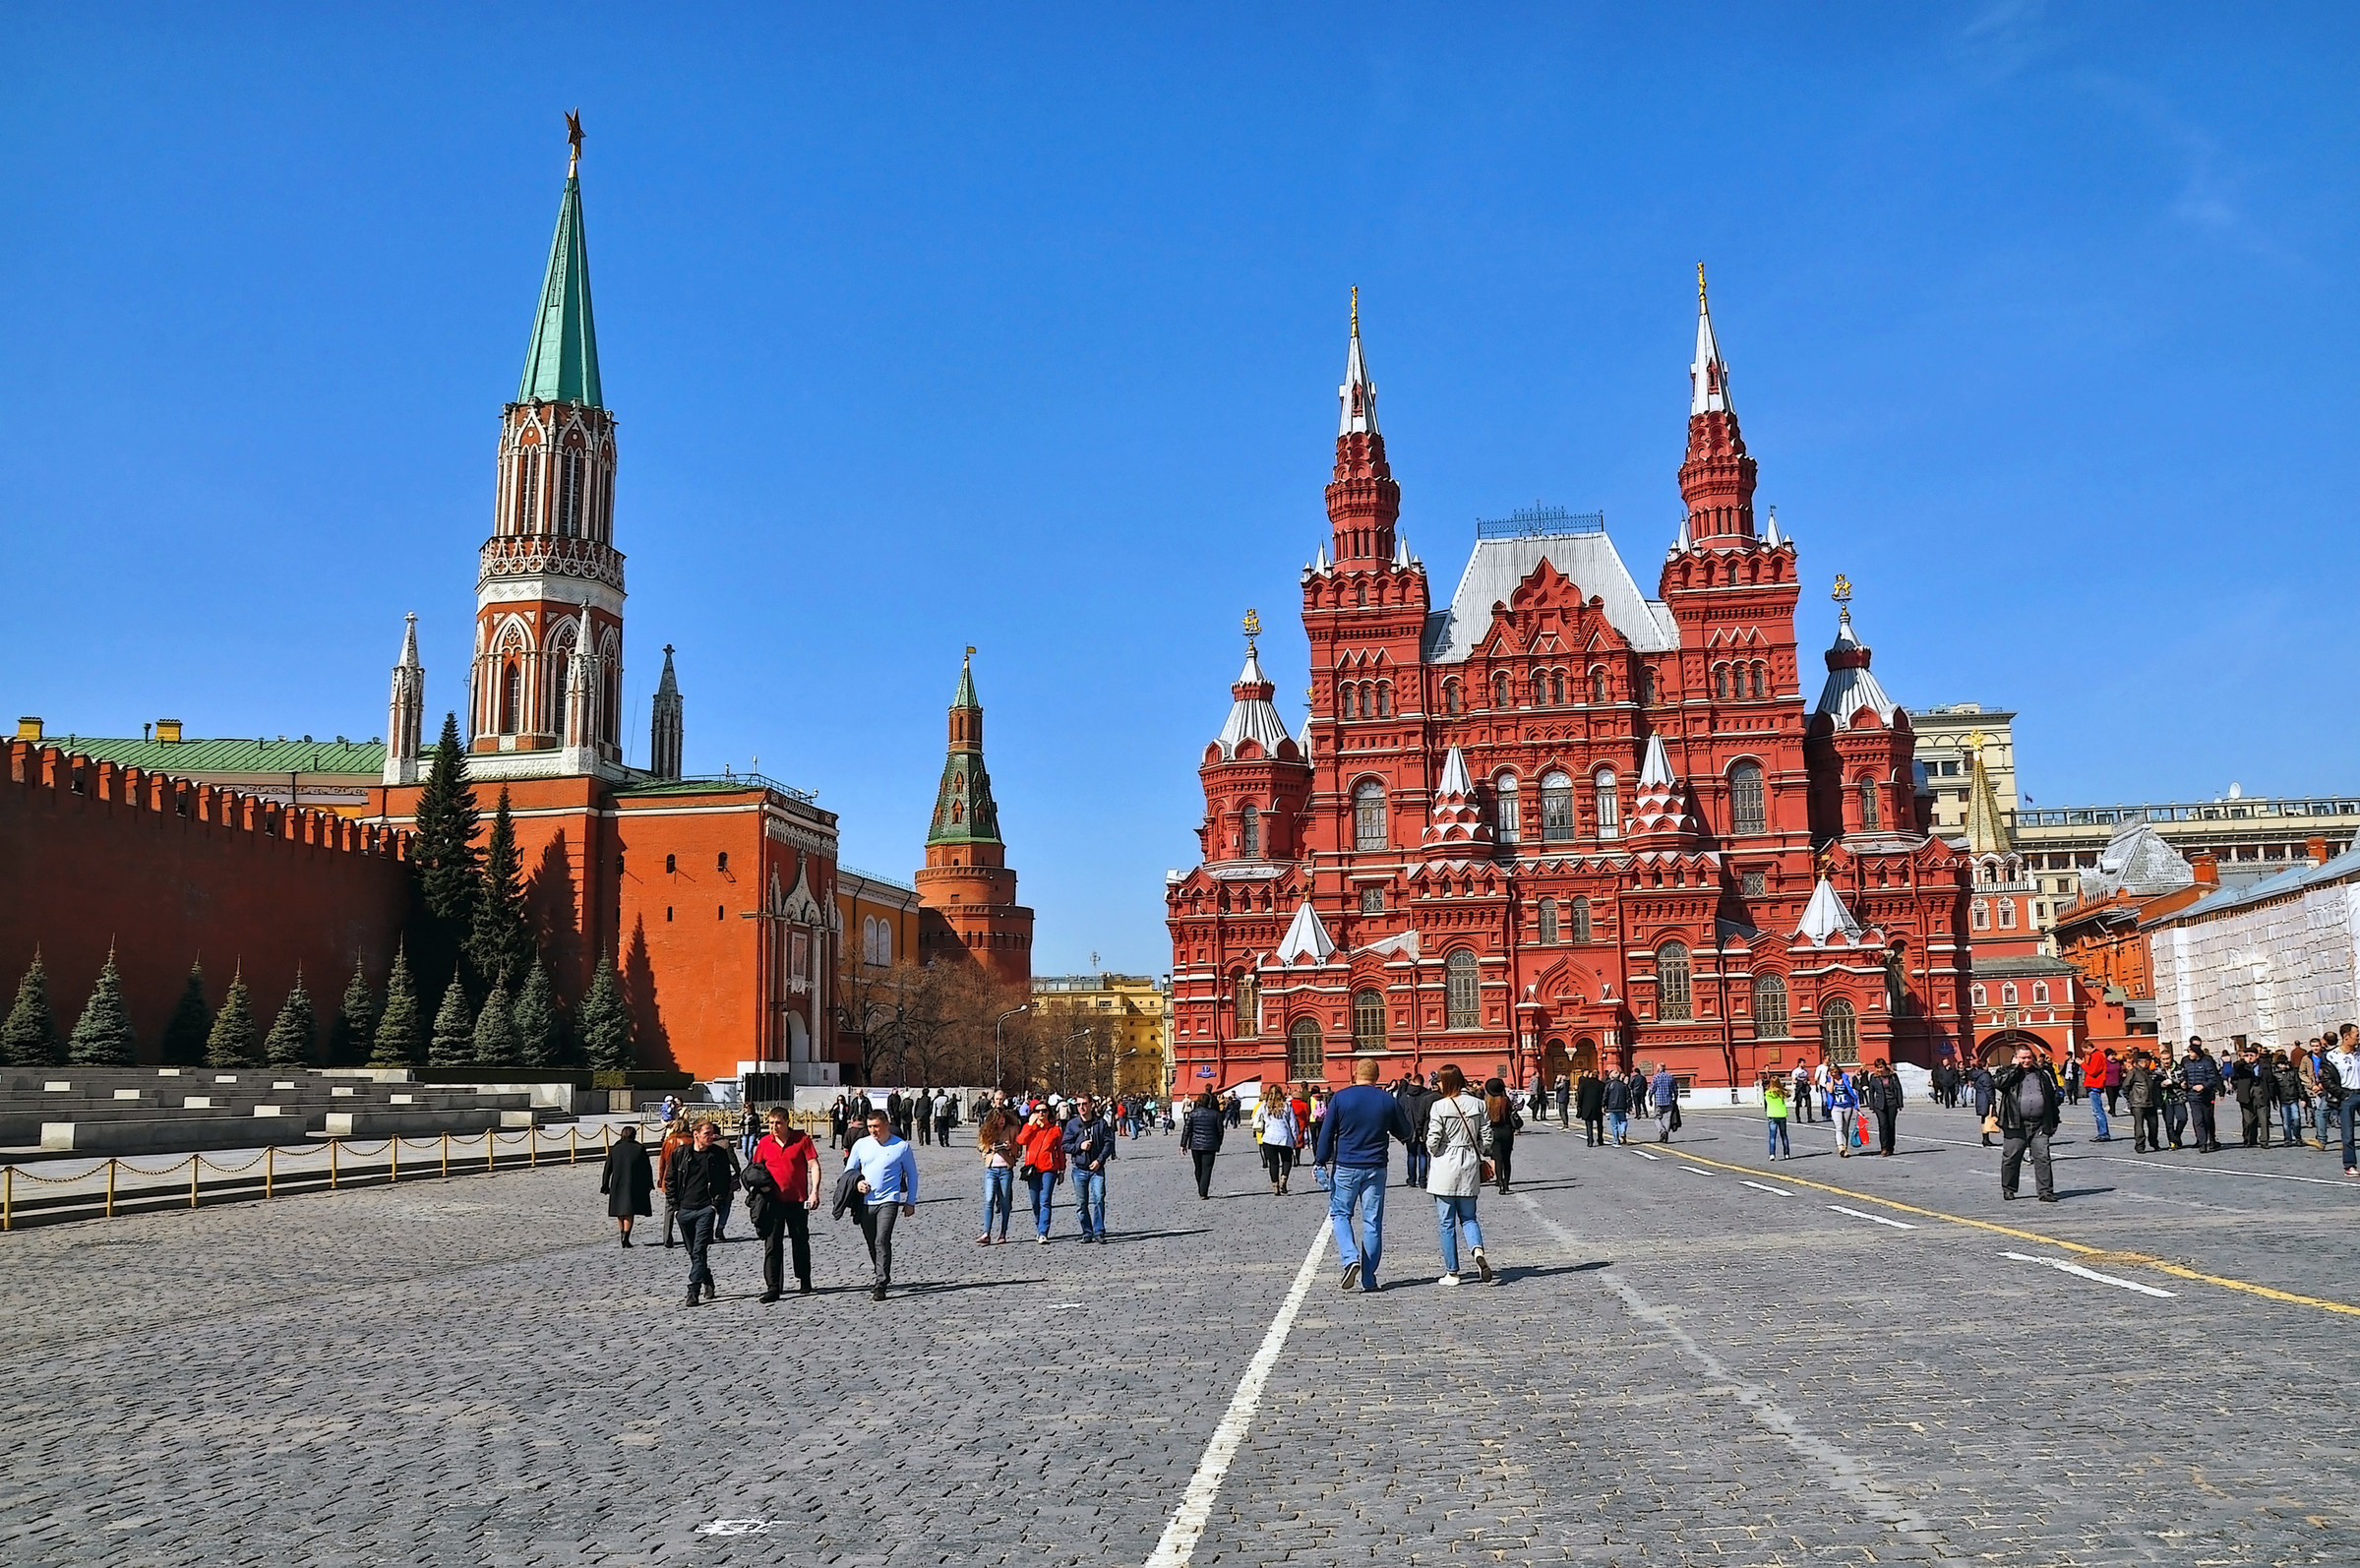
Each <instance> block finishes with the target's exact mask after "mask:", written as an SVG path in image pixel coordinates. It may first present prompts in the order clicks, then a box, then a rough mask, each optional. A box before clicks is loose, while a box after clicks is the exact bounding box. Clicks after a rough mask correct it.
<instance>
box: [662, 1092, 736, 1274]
mask: <svg viewBox="0 0 2360 1568" xmlns="http://www.w3.org/2000/svg"><path fill="white" fill-rule="evenodd" d="M736 1176H737V1161H736V1160H735V1159H734V1158H732V1156H731V1153H730V1151H729V1150H728V1149H726V1148H724V1147H723V1146H722V1145H721V1144H720V1143H719V1142H717V1141H716V1140H715V1139H714V1137H713V1124H712V1122H711V1121H710V1120H705V1121H699V1122H697V1123H696V1133H695V1134H694V1135H693V1137H692V1138H691V1139H690V1142H689V1146H688V1147H687V1148H686V1149H683V1150H681V1151H680V1153H678V1154H676V1155H674V1156H673V1157H672V1165H671V1168H670V1169H669V1170H668V1171H667V1172H666V1173H665V1177H666V1179H665V1182H664V1196H666V1197H667V1198H669V1199H671V1200H672V1204H673V1206H674V1207H675V1208H677V1209H678V1210H679V1211H680V1229H681V1234H682V1235H683V1236H685V1237H686V1238H687V1239H688V1243H689V1300H688V1304H689V1305H691V1306H695V1305H696V1301H697V1292H698V1290H699V1289H701V1290H702V1291H703V1293H704V1296H703V1298H704V1299H705V1300H708V1301H709V1300H711V1299H712V1298H713V1296H714V1294H715V1293H714V1290H713V1270H712V1266H711V1264H709V1263H708V1262H706V1260H705V1250H706V1248H708V1247H710V1246H711V1245H712V1244H713V1221H714V1220H715V1218H716V1217H718V1215H719V1214H720V1212H721V1200H722V1199H723V1198H724V1197H726V1196H728V1194H729V1191H730V1187H731V1184H732V1183H733V1182H734V1181H735V1179H736Z"/></svg>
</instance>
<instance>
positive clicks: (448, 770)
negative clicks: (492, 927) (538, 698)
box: [409, 713, 480, 991]
mask: <svg viewBox="0 0 2360 1568" xmlns="http://www.w3.org/2000/svg"><path fill="white" fill-rule="evenodd" d="M476 822H477V813H476V810H475V791H474V790H473V789H472V788H470V787H469V786H468V783H467V750H466V748H465V747H464V746H462V745H460V744H459V738H458V715H456V714H454V713H447V714H445V715H444V716H443V738H442V740H441V741H440V742H438V743H437V744H436V746H435V749H434V772H433V774H432V775H431V776H430V777H429V778H428V779H427V781H426V787H425V788H424V789H422V790H420V791H419V792H418V805H417V808H416V816H415V820H414V824H413V826H412V829H411V838H410V852H409V858H410V867H411V869H412V870H413V871H414V872H415V873H416V874H417V877H418V900H419V903H420V905H421V906H422V907H423V909H424V911H425V922H424V927H423V929H422V930H421V931H420V932H419V933H418V935H419V937H420V941H419V944H418V945H419V952H418V966H419V973H420V975H421V976H422V978H423V979H424V981H425V983H426V985H427V987H428V988H429V990H430V991H431V990H432V989H433V988H436V987H439V986H441V985H442V984H443V983H444V982H445V981H446V980H447V979H449V978H450V976H451V975H452V973H453V972H454V970H455V969H456V968H457V966H458V964H459V962H460V960H461V959H462V958H463V957H464V956H465V953H466V944H467V937H468V935H469V933H470V932H471V930H472V929H473V926H474V921H475V899H476V894H477V892H478V891H479V890H480V889H479V879H478V874H477V862H476V854H475V828H476Z"/></svg>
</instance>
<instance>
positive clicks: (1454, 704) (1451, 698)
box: [1442, 681, 1459, 714]
mask: <svg viewBox="0 0 2360 1568" xmlns="http://www.w3.org/2000/svg"><path fill="white" fill-rule="evenodd" d="M1442 711H1443V712H1445V713H1451V714H1455V713H1457V712H1458V711H1459V683H1458V682H1456V681H1445V682H1443V683H1442Z"/></svg>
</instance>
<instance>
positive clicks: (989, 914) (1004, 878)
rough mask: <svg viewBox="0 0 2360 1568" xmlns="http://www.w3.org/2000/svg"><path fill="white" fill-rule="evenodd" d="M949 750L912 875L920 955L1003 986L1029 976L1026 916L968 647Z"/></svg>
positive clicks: (954, 698)
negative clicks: (922, 858)
mask: <svg viewBox="0 0 2360 1568" xmlns="http://www.w3.org/2000/svg"><path fill="white" fill-rule="evenodd" d="M949 728H950V745H949V749H948V753H947V754H946V755H945V756H944V757H943V759H942V782H941V784H940V786H939V787H938V789H937V790H936V791H935V814H934V820H933V822H932V823H931V824H930V825H929V827H928V828H927V833H926V865H925V867H924V869H923V870H921V871H920V872H919V873H918V878H917V879H918V900H919V902H920V903H921V904H922V905H923V906H924V912H923V913H922V914H921V916H920V917H919V932H918V943H919V951H920V954H921V956H922V957H923V958H924V960H925V961H926V962H928V963H934V962H938V961H942V960H955V961H961V962H974V963H979V964H981V965H983V966H984V967H985V968H986V969H987V970H989V971H990V972H991V973H992V975H993V976H994V977H995V978H996V979H998V980H999V981H1000V982H1002V983H1003V984H1010V985H1019V984H1023V983H1025V982H1026V981H1028V980H1029V979H1030V978H1031V975H1032V947H1033V912H1032V911H1031V910H1030V909H1027V908H1025V907H1024V906H1023V905H1021V904H1019V903H1017V902H1016V874H1015V873H1014V872H1012V871H1010V870H1008V868H1007V846H1006V845H1005V844H1004V843H1003V842H1002V841H1001V839H1000V836H999V806H998V802H997V801H995V800H994V799H993V797H992V775H991V774H990V773H989V772H988V771H986V770H985V767H984V705H983V702H982V700H981V699H980V698H979V697H978V696H977V695H976V694H975V649H973V648H972V647H970V648H969V649H968V650H967V655H966V658H965V659H964V660H963V661H962V662H961V663H960V665H959V684H958V688H957V690H956V691H954V692H953V693H952V694H951V698H950V725H949Z"/></svg>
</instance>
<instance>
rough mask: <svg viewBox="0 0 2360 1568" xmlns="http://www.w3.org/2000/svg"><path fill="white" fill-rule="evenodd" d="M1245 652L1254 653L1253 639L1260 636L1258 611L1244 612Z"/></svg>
mask: <svg viewBox="0 0 2360 1568" xmlns="http://www.w3.org/2000/svg"><path fill="white" fill-rule="evenodd" d="M1244 625H1245V651H1246V652H1248V653H1251V652H1253V651H1254V646H1253V639H1254V638H1256V637H1258V636H1260V635H1261V634H1262V615H1261V612H1260V611H1258V610H1248V611H1246V612H1245V622H1244Z"/></svg>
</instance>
